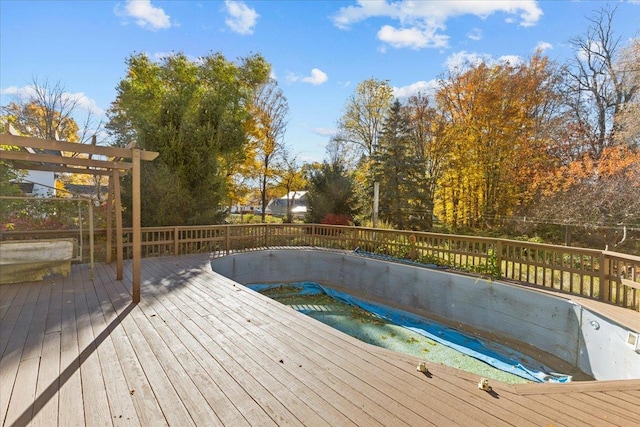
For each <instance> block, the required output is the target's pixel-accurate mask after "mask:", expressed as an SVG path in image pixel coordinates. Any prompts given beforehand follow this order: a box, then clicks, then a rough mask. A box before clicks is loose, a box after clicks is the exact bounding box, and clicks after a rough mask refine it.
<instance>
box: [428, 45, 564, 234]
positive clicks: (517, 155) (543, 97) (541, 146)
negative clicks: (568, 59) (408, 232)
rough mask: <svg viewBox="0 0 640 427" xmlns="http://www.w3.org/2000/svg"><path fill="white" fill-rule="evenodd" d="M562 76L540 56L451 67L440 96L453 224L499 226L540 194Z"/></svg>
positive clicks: (441, 210) (445, 199)
mask: <svg viewBox="0 0 640 427" xmlns="http://www.w3.org/2000/svg"><path fill="white" fill-rule="evenodd" d="M556 84H557V78H556V74H555V70H554V68H553V66H552V64H550V63H549V61H548V60H547V59H546V58H544V57H542V56H540V55H538V54H536V55H534V56H533V57H532V58H531V59H530V60H529V62H526V63H520V64H516V65H512V64H509V63H500V64H496V65H488V64H485V63H481V64H478V65H475V66H471V67H469V68H468V69H465V70H463V71H457V72H452V73H450V74H449V75H448V76H447V78H446V79H444V80H442V82H441V84H440V89H439V90H438V92H437V94H436V100H437V103H438V108H439V109H440V110H441V112H442V114H443V116H444V117H445V120H446V124H445V126H444V128H443V130H442V135H441V138H445V139H446V140H447V141H448V142H449V144H448V145H449V146H450V147H451V151H450V152H449V155H448V156H449V158H448V162H447V163H448V168H447V170H446V172H445V173H443V176H442V178H441V179H440V181H439V186H438V198H437V213H438V215H439V216H440V217H441V219H443V220H444V221H445V222H446V223H448V224H451V225H453V226H467V227H486V226H492V225H493V224H494V223H495V220H496V218H500V217H505V216H508V215H511V214H512V213H513V212H514V211H515V210H516V209H517V208H518V207H519V206H522V205H523V204H526V203H528V202H529V201H530V200H531V199H532V197H533V195H534V193H535V183H536V180H537V179H539V176H540V171H541V170H546V169H548V168H549V167H550V166H551V165H552V162H551V159H550V156H549V153H548V151H547V147H548V146H549V145H550V142H549V141H550V138H551V135H552V132H550V129H551V128H553V127H554V126H557V119H558V116H557V110H558V106H559V102H560V99H559V95H558V91H557V90H556V87H555V86H556Z"/></svg>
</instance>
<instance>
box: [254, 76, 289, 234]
mask: <svg viewBox="0 0 640 427" xmlns="http://www.w3.org/2000/svg"><path fill="white" fill-rule="evenodd" d="M250 110H251V121H250V122H249V123H250V124H249V134H250V136H251V138H252V140H253V142H254V144H255V145H254V147H255V153H256V158H257V161H256V163H257V164H258V166H259V169H258V179H259V185H260V200H261V204H262V214H261V215H262V222H264V221H265V215H266V212H265V211H266V208H267V202H268V201H269V197H268V189H269V188H268V187H269V185H271V184H273V183H274V173H275V170H274V166H275V162H276V160H277V158H278V156H280V155H281V154H282V152H283V150H284V146H283V141H282V139H283V137H284V133H285V131H286V126H287V114H288V113H289V104H288V102H287V98H285V96H284V94H283V92H282V89H280V88H279V87H278V82H277V81H275V80H274V79H269V80H268V81H267V82H266V83H265V84H263V85H262V86H261V87H260V88H259V90H258V91H257V92H256V93H255V96H254V97H253V99H252V101H251V106H250Z"/></svg>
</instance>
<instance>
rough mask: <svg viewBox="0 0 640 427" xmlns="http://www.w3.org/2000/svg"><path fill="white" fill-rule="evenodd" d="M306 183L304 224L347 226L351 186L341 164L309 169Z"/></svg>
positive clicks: (351, 214)
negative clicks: (337, 224)
mask: <svg viewBox="0 0 640 427" xmlns="http://www.w3.org/2000/svg"><path fill="white" fill-rule="evenodd" d="M308 182H309V191H308V193H307V215H306V216H305V221H306V222H309V223H316V224H318V223H332V224H336V223H339V224H341V225H347V223H348V222H350V221H351V220H352V219H353V214H354V209H353V203H354V195H355V194H354V193H355V192H354V182H353V179H352V178H351V177H350V176H349V175H348V174H347V171H346V169H345V167H344V165H343V164H342V163H340V162H336V163H329V162H326V161H325V162H324V163H323V164H322V167H320V168H319V169H310V174H309V177H308Z"/></svg>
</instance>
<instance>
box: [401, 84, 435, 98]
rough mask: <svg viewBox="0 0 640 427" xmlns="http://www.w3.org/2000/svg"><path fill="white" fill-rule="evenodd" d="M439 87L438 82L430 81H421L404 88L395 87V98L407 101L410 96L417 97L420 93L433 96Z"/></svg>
mask: <svg viewBox="0 0 640 427" xmlns="http://www.w3.org/2000/svg"><path fill="white" fill-rule="evenodd" d="M437 87H438V82H437V81H436V80H429V81H428V82H425V81H424V80H421V81H419V82H415V83H412V84H410V85H408V86H402V87H395V86H394V87H393V96H395V97H396V98H400V99H407V98H409V97H410V96H413V95H417V94H418V93H423V94H425V95H431V94H433V93H435V91H436V89H437Z"/></svg>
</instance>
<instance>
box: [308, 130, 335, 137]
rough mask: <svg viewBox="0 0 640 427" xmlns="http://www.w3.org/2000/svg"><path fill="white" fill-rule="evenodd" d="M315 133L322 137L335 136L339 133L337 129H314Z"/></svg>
mask: <svg viewBox="0 0 640 427" xmlns="http://www.w3.org/2000/svg"><path fill="white" fill-rule="evenodd" d="M313 133H315V134H317V135H320V136H329V137H330V136H333V135H335V134H336V133H338V130H337V129H329V128H315V129H313Z"/></svg>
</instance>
